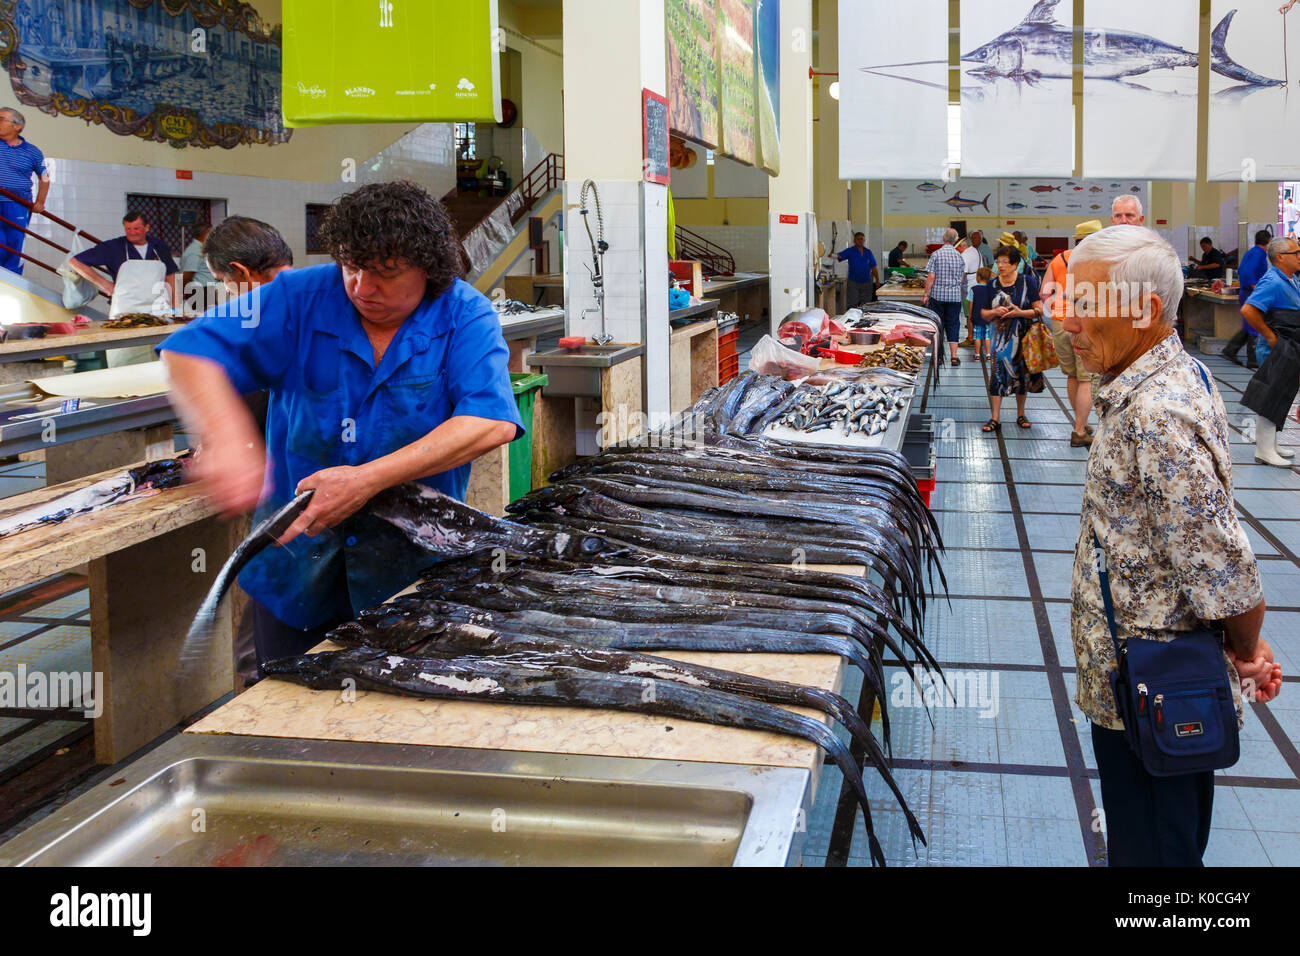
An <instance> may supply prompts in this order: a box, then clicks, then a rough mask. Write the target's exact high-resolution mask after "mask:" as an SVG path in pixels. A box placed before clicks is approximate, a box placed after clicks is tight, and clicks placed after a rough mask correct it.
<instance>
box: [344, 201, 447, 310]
mask: <svg viewBox="0 0 1300 956" xmlns="http://www.w3.org/2000/svg"><path fill="white" fill-rule="evenodd" d="M319 235H320V239H321V241H322V242H323V243H324V245H325V248H327V249H328V250H329V253H330V255H331V256H332V257H333V259H334V261H335V262H337V263H339V265H345V266H353V267H358V268H374V267H377V266H379V267H382V266H383V265H384V264H385V263H389V262H393V263H397V262H404V263H406V264H408V265H412V266H416V267H417V268H420V269H423V270H424V271H425V272H427V273H428V274H429V281H428V285H427V287H426V290H425V296H426V297H427V298H430V299H432V298H436V297H437V296H439V295H442V293H444V292H446V291H447V290H448V289H450V288H451V285H452V283H453V282H455V281H456V279H458V278H460V276H461V275H463V274H464V269H463V267H462V253H461V247H460V237H459V236H458V235H457V232H456V227H455V225H453V224H452V221H451V217H450V216H448V215H447V210H446V207H444V206H443V204H442V203H441V202H439V201H438V200H437V199H435V198H434V197H433V196H431V195H429V193H428V192H427V191H426V190H425V189H423V188H422V187H420V186H418V185H416V184H415V183H413V182H410V181H408V180H404V179H403V180H398V181H397V182H391V183H371V184H370V185H366V186H362V187H361V188H360V189H357V190H354V191H353V192H350V193H348V194H347V195H346V196H344V197H343V198H342V199H340V200H339V201H338V202H337V203H335V204H334V205H333V206H331V207H330V208H329V211H328V212H327V213H326V214H325V218H324V221H323V222H322V223H321V226H320V234H319Z"/></svg>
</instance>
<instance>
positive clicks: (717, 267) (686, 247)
mask: <svg viewBox="0 0 1300 956" xmlns="http://www.w3.org/2000/svg"><path fill="white" fill-rule="evenodd" d="M677 257H678V258H679V259H695V260H698V261H699V262H701V263H703V264H704V265H705V266H706V267H707V269H708V271H709V272H711V273H712V274H713V275H723V276H729V275H734V274H735V272H736V259H735V257H734V256H732V254H731V253H730V252H728V251H727V250H726V249H724V248H722V246H720V245H718V244H717V243H715V242H710V241H709V240H708V239H706V238H704V237H703V236H701V235H700V234H699V233H698V232H692V231H691V230H689V229H687V228H686V227H685V226H678V227H677Z"/></svg>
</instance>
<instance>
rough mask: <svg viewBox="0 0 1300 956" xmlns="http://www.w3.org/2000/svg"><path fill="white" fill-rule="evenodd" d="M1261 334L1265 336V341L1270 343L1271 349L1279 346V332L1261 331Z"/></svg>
mask: <svg viewBox="0 0 1300 956" xmlns="http://www.w3.org/2000/svg"><path fill="white" fill-rule="evenodd" d="M1259 334H1260V335H1262V336H1264V341H1266V342H1267V343H1268V347H1269V348H1270V349H1273V348H1277V333H1276V332H1261V333H1259Z"/></svg>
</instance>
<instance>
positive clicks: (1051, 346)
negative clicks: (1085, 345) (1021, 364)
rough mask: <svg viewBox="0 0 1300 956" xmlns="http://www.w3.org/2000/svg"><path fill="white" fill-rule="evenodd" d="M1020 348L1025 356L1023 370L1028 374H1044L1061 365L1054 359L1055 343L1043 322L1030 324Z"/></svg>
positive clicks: (1058, 360)
mask: <svg viewBox="0 0 1300 956" xmlns="http://www.w3.org/2000/svg"><path fill="white" fill-rule="evenodd" d="M1020 347H1021V349H1022V351H1023V354H1024V356H1025V368H1027V369H1028V370H1029V372H1030V374H1036V373H1038V372H1046V371H1047V370H1048V369H1049V368H1056V367H1057V366H1058V365H1060V364H1061V361H1060V359H1058V358H1057V357H1056V343H1055V342H1053V341H1052V333H1051V331H1050V330H1049V329H1048V328H1047V324H1046V323H1044V322H1031V323H1030V325H1029V328H1028V329H1026V330H1025V337H1024V339H1023V340H1022V342H1021V345H1020Z"/></svg>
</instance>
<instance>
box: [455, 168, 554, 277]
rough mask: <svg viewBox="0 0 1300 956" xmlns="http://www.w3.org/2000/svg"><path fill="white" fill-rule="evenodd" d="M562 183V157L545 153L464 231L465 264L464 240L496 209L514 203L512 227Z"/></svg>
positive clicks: (466, 256)
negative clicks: (538, 161)
mask: <svg viewBox="0 0 1300 956" xmlns="http://www.w3.org/2000/svg"><path fill="white" fill-rule="evenodd" d="M563 181H564V157H563V156H561V155H560V154H559V153H547V154H546V158H544V159H543V160H542V161H541V162H540V163H538V164H537V165H536V166H534V167H533V168H532V169H530V170H529V171H528V173H527V175H525V176H524V178H523V179H521V180H520V181H519V184H518V185H517V186H515V188H514V189H512V190H510V192H508V193H506V194H505V195H504V196H502V197H501V199H500V201H499V202H497V203H494V204H493V206H492V208H491V209H489V210H488V211H487V212H485V213H484V214H483V216H482V217H481V218H480V219H479V221H478V222H476V223H475V224H474V225H473V226H471V227H470V228H469V229H467V230H466V231H465V235H464V236H463V237H462V238H461V254H462V255H463V256H464V261H465V263H468V262H469V255H468V253H466V252H465V251H464V244H465V240H467V239H469V237H470V236H472V235H473V234H474V233H475V232H476V231H477V230H479V229H481V228H483V227H484V224H485V223H486V222H487V221H488V220H489V219H490V218H491V217H492V215H493V214H494V213H495V212H496V211H497V210H498V209H500V208H501V207H502V206H503V205H506V204H507V203H515V205H514V206H513V208H511V212H510V223H511V225H513V224H514V223H515V222H517V221H518V220H519V218H520V216H522V215H523V214H524V213H526V212H527V211H528V210H530V209H532V207H533V204H534V203H535V202H537V200H538V199H540V198H541V197H542V196H545V195H546V194H547V193H549V192H550V191H551V190H553V189H558V188H559V186H560V183H562V182H563Z"/></svg>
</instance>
